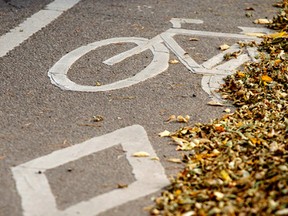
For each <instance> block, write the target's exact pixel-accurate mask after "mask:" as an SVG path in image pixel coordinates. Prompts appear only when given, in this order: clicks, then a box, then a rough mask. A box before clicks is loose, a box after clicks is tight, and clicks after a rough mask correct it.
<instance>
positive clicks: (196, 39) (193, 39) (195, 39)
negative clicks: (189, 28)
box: [189, 38, 199, 41]
mask: <svg viewBox="0 0 288 216" xmlns="http://www.w3.org/2000/svg"><path fill="white" fill-rule="evenodd" d="M189 41H199V39H198V38H189Z"/></svg>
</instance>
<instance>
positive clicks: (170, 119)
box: [166, 115, 176, 122]
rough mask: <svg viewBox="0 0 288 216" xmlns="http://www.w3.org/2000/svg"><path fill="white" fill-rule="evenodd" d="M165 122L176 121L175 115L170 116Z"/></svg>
mask: <svg viewBox="0 0 288 216" xmlns="http://www.w3.org/2000/svg"><path fill="white" fill-rule="evenodd" d="M166 121H167V122H171V121H176V115H170V116H169V118H168V119H167V120H166Z"/></svg>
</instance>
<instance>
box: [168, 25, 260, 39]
mask: <svg viewBox="0 0 288 216" xmlns="http://www.w3.org/2000/svg"><path fill="white" fill-rule="evenodd" d="M166 32H168V33H174V34H176V35H178V34H179V35H195V36H207V37H220V38H222V37H224V38H236V39H243V40H256V41H259V40H260V39H259V38H256V37H254V36H248V35H244V34H243V35H242V34H234V33H223V32H210V31H198V30H190V29H173V28H171V29H168V30H167V31H166Z"/></svg>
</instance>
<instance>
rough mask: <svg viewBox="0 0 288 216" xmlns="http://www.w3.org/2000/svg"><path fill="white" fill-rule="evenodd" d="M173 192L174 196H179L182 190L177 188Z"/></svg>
mask: <svg viewBox="0 0 288 216" xmlns="http://www.w3.org/2000/svg"><path fill="white" fill-rule="evenodd" d="M174 193H175V195H176V196H179V195H181V194H182V191H181V190H179V189H178V190H176V191H175V192H174Z"/></svg>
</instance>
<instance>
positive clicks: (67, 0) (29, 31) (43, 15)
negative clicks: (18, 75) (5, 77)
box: [0, 0, 80, 58]
mask: <svg viewBox="0 0 288 216" xmlns="http://www.w3.org/2000/svg"><path fill="white" fill-rule="evenodd" d="M79 1H80V0H55V1H54V2H52V3H50V4H48V5H47V7H46V9H44V10H40V11H39V12H37V13H35V14H33V15H32V16H31V17H29V18H28V19H27V20H25V21H24V22H23V23H21V24H20V25H19V26H17V27H15V28H14V29H12V30H10V32H8V33H6V34H5V35H3V36H1V37H0V58H1V57H3V56H5V55H6V54H7V53H8V52H9V51H11V50H13V49H14V48H15V47H17V46H19V45H20V44H21V43H22V42H23V41H25V40H26V39H28V38H29V37H30V36H32V35H33V34H34V33H36V32H37V31H39V30H41V29H42V28H43V27H45V26H46V25H48V24H49V23H50V22H52V21H53V20H55V19H56V18H57V17H59V16H60V15H61V14H62V13H63V12H64V11H66V10H68V9H69V8H71V7H73V6H74V5H75V4H77V3H78V2H79Z"/></svg>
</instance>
